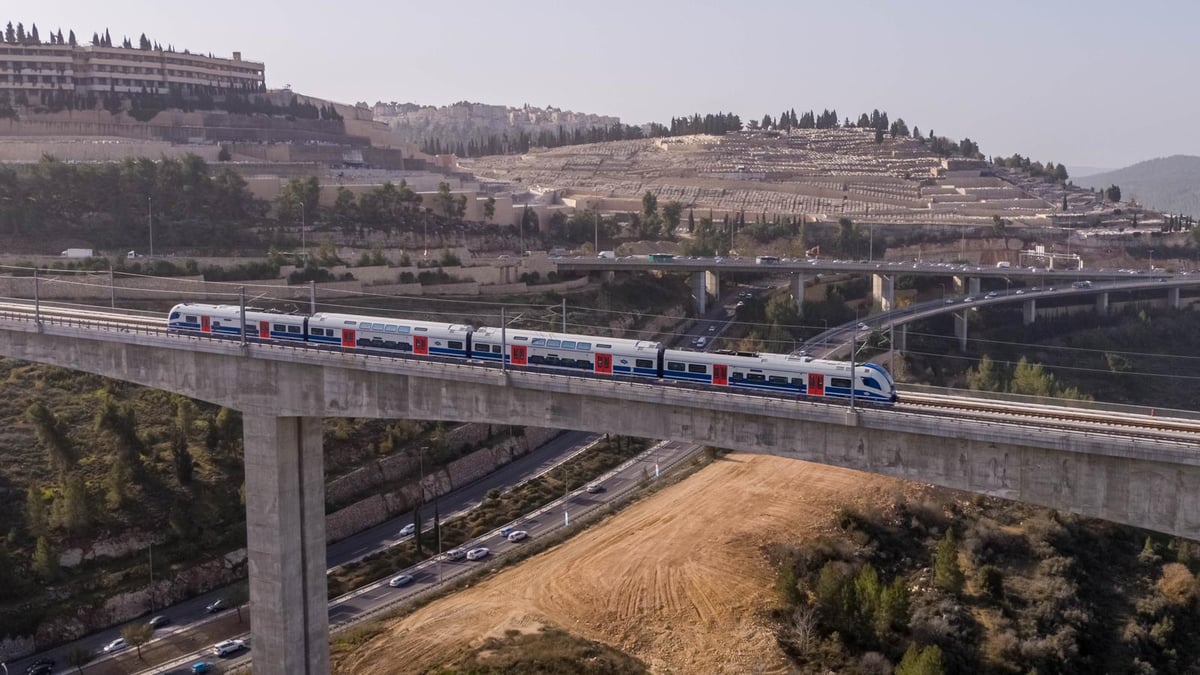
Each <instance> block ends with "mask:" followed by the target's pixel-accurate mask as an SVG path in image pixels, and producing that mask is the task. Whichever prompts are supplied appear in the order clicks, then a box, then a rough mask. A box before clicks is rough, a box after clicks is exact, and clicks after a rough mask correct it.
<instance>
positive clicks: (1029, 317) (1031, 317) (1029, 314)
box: [1021, 300, 1037, 326]
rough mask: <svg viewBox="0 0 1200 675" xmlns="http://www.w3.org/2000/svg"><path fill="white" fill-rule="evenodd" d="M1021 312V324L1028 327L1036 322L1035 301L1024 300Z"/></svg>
mask: <svg viewBox="0 0 1200 675" xmlns="http://www.w3.org/2000/svg"><path fill="white" fill-rule="evenodd" d="M1021 310H1022V311H1021V323H1023V324H1025V325H1026V326H1028V325H1030V324H1032V323H1033V322H1034V321H1036V320H1037V300H1026V301H1025V302H1024V304H1022V306H1021Z"/></svg>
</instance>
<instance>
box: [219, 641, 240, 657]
mask: <svg viewBox="0 0 1200 675" xmlns="http://www.w3.org/2000/svg"><path fill="white" fill-rule="evenodd" d="M245 648H246V641H245V640H222V641H220V642H218V643H217V644H215V645H213V646H212V653H213V656H229V655H230V654H233V653H235V652H240V651H241V650H243V649H245Z"/></svg>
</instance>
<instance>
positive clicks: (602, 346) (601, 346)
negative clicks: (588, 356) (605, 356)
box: [596, 345, 612, 349]
mask: <svg viewBox="0 0 1200 675" xmlns="http://www.w3.org/2000/svg"><path fill="white" fill-rule="evenodd" d="M596 349H612V345H596Z"/></svg>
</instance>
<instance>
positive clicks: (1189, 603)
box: [767, 491, 1200, 674]
mask: <svg viewBox="0 0 1200 675" xmlns="http://www.w3.org/2000/svg"><path fill="white" fill-rule="evenodd" d="M837 520H838V525H839V530H838V531H837V533H836V534H833V535H829V536H823V537H821V538H819V539H817V540H814V541H809V542H805V543H804V544H799V545H776V546H773V547H771V548H770V549H768V551H767V553H768V556H769V557H770V558H771V559H772V560H774V561H775V562H776V563H777V564H778V566H779V567H778V574H777V577H776V590H777V591H778V593H777V597H778V598H779V607H778V609H777V610H776V611H775V615H774V616H775V619H776V621H777V626H778V635H779V640H780V644H781V645H782V646H783V647H784V649H785V651H786V653H787V654H788V656H789V657H790V658H791V659H792V661H793V664H794V665H795V667H796V668H797V670H798V671H799V672H803V673H824V672H831V671H832V672H869V673H890V672H892V668H893V667H894V668H895V672H896V673H952V672H978V673H983V674H992V673H996V674H1000V673H1029V672H1042V673H1072V672H1099V671H1104V672H1147V673H1148V672H1185V671H1186V670H1187V669H1188V668H1189V667H1192V666H1194V664H1195V663H1196V662H1197V660H1198V659H1200V644H1197V643H1196V642H1195V641H1194V640H1193V639H1191V636H1192V635H1194V634H1195V631H1196V630H1197V628H1200V614H1198V613H1197V612H1196V607H1197V598H1198V593H1200V580H1198V579H1197V577H1196V574H1195V572H1196V570H1197V567H1198V565H1197V561H1196V559H1195V557H1194V555H1193V550H1194V549H1193V546H1192V544H1191V542H1187V541H1183V540H1178V539H1172V538H1167V537H1159V536H1156V535H1151V536H1150V537H1148V538H1147V537H1146V536H1145V533H1144V532H1141V531H1138V530H1135V529H1133V528H1129V527H1125V526H1120V525H1115V524H1111V523H1106V522H1102V521H1097V520H1084V519H1080V518H1076V517H1074V516H1070V515H1062V514H1058V513H1055V512H1052V511H1049V510H1047V509H1042V508H1037V507H1030V506H1025V505H1022V504H1016V503H1011V502H1006V501H1003V500H999V499H989V498H982V497H974V498H972V499H971V500H969V501H967V500H962V499H958V498H957V495H956V494H953V493H950V492H949V491H936V492H933V493H930V494H929V496H928V497H924V498H915V499H907V498H899V499H897V500H896V501H895V502H894V503H893V504H892V505H891V506H889V507H888V508H885V509H882V510H879V511H873V512H868V513H860V512H855V511H842V512H841V513H840V514H839V516H838V519H837ZM1143 541H1144V542H1145V543H1144V544H1143ZM1181 557H1182V559H1183V561H1180V560H1179V559H1180V558H1181Z"/></svg>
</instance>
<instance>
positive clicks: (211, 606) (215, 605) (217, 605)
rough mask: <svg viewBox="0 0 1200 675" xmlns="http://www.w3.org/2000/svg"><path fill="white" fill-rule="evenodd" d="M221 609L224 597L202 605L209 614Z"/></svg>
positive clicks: (223, 605) (223, 606)
mask: <svg viewBox="0 0 1200 675" xmlns="http://www.w3.org/2000/svg"><path fill="white" fill-rule="evenodd" d="M223 609H225V599H224V598H217V599H216V600H213V601H212V602H210V603H208V604H207V605H205V606H204V611H206V612H208V613H209V614H216V613H217V612H219V611H221V610H223Z"/></svg>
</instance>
